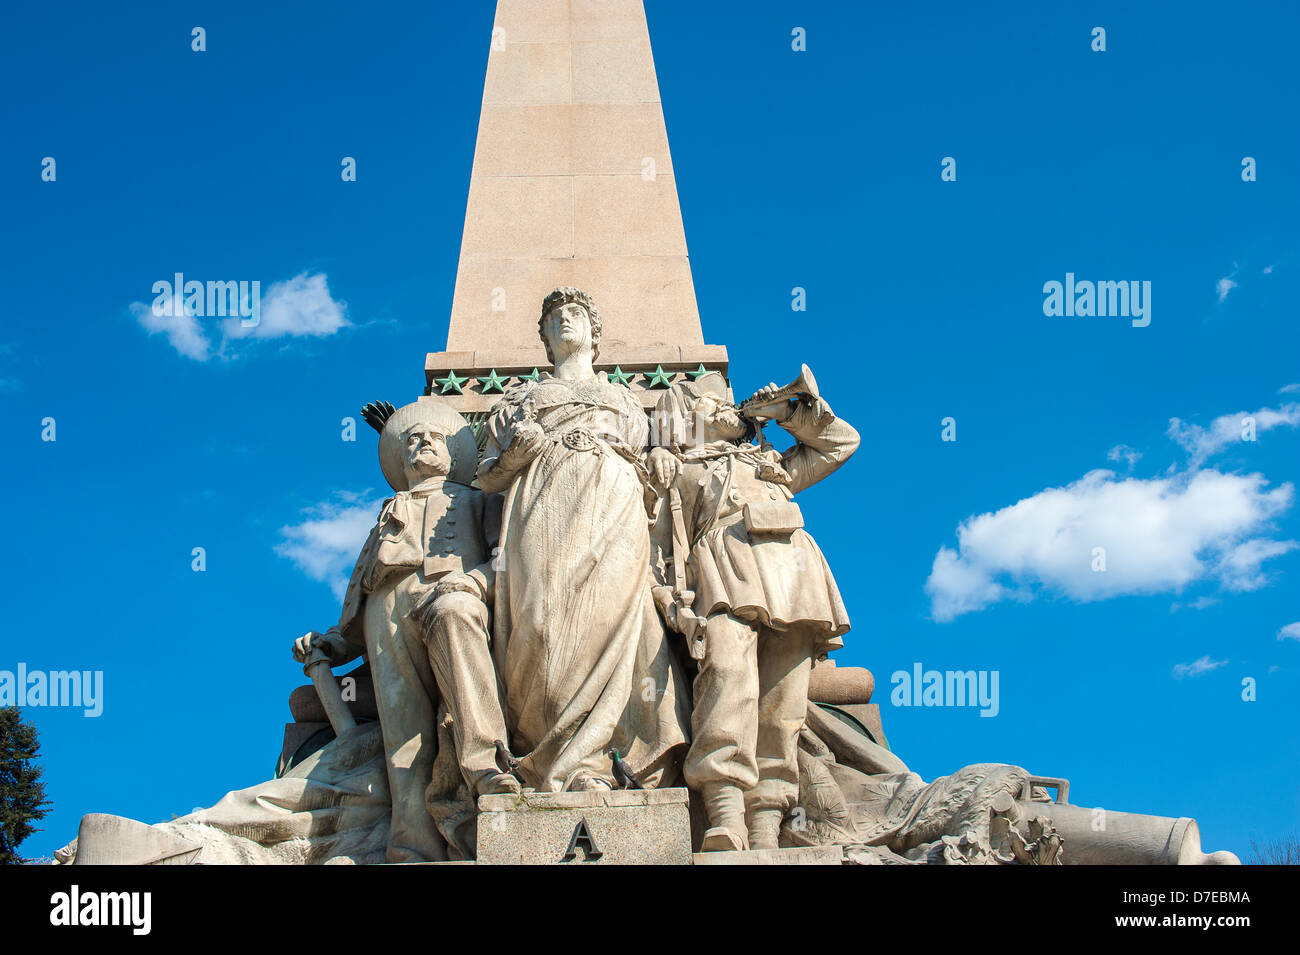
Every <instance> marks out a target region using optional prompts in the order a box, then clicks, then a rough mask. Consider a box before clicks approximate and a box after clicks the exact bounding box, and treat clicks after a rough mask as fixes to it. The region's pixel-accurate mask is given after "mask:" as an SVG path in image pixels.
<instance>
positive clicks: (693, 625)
mask: <svg viewBox="0 0 1300 955" xmlns="http://www.w3.org/2000/svg"><path fill="white" fill-rule="evenodd" d="M668 506H669V507H670V508H671V509H672V513H673V600H674V602H675V603H676V604H677V624H678V626H679V627H681V631H682V635H683V636H684V637H686V648H687V650H688V651H689V652H690V655H691V659H692V660H703V659H704V631H705V627H706V624H707V622H708V621H706V620H705V619H704V618H703V617H701V616H700V615H699V614H697V613H696V612H695V611H694V610H693V609H692V605H693V604H694V603H695V591H693V590H687V589H686V557H687V554H689V553H690V544H689V542H688V541H687V539H686V521H685V520H684V519H683V518H682V495H681V493H680V492H679V491H678V490H677V488H675V487H672V488H669V489H668Z"/></svg>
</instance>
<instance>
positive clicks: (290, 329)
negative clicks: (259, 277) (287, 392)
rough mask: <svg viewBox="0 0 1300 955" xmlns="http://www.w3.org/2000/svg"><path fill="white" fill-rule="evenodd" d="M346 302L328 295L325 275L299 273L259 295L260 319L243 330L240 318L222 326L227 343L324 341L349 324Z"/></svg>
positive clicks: (224, 322) (276, 283)
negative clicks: (312, 339) (260, 296)
mask: <svg viewBox="0 0 1300 955" xmlns="http://www.w3.org/2000/svg"><path fill="white" fill-rule="evenodd" d="M346 309H347V306H346V304H345V303H342V302H336V301H334V299H333V298H332V297H331V296H330V290H329V285H328V284H327V282H326V279H325V275H324V273H317V274H316V275H308V274H307V273H306V272H302V273H300V274H298V275H295V276H294V277H293V278H291V279H289V280H288V281H286V282H275V283H273V284H272V285H271V287H270V288H269V289H267V290H266V292H265V293H264V294H263V295H262V313H261V320H260V321H259V322H258V323H257V324H256V325H252V326H249V327H247V328H245V327H244V326H243V324H242V321H241V319H239V318H227V319H224V320H223V321H222V323H221V331H222V334H223V335H225V337H226V339H227V340H231V339H236V338H284V337H290V338H305V337H310V338H324V337H327V336H329V335H333V334H334V333H335V332H337V331H338V330H339V329H340V328H346V327H347V326H348V325H350V324H351V323H350V322H349V321H348V320H347V316H346V314H345V312H346Z"/></svg>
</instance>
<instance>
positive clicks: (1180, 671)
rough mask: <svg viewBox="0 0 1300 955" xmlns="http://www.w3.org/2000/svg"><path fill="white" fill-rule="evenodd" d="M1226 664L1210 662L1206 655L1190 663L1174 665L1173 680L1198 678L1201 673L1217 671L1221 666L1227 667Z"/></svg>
mask: <svg viewBox="0 0 1300 955" xmlns="http://www.w3.org/2000/svg"><path fill="white" fill-rule="evenodd" d="M1227 664H1228V661H1227V660H1211V659H1210V658H1209V656H1208V655H1206V656H1203V657H1201V658H1200V659H1199V660H1194V661H1192V662H1191V663H1175V664H1174V679H1175V680H1181V679H1182V678H1183V677H1187V676H1200V675H1201V674H1202V673H1209V672H1210V671H1211V670H1217V669H1219V667H1221V666H1227Z"/></svg>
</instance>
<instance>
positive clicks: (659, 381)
mask: <svg viewBox="0 0 1300 955" xmlns="http://www.w3.org/2000/svg"><path fill="white" fill-rule="evenodd" d="M642 374H644V375H645V380H646V381H647V382H648V383H649V384H647V385H646V387H648V388H653V387H654V386H655V385H663V386H664V387H665V388H667V387H669V386H670V385H672V381H673V373H672V372H671V371H664V366H663V365H656V366H655V370H654V371H646V372H642Z"/></svg>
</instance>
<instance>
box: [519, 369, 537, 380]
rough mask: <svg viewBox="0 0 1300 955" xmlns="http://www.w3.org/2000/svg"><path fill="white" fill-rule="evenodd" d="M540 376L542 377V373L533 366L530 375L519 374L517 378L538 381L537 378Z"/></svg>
mask: <svg viewBox="0 0 1300 955" xmlns="http://www.w3.org/2000/svg"><path fill="white" fill-rule="evenodd" d="M541 377H542V373H541V372H540V371H538V370H537V369H536V368H534V369H533V372H532V374H531V375H520V376H519V380H520V381H539V380H540V379H541Z"/></svg>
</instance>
